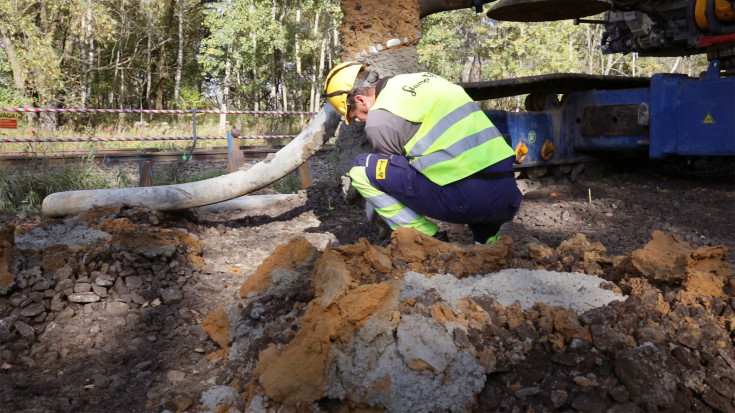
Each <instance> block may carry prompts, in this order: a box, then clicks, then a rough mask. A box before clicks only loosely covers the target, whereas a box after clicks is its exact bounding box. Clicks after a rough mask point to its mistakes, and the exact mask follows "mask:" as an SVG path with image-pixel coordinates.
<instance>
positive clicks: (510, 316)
mask: <svg viewBox="0 0 735 413" xmlns="http://www.w3.org/2000/svg"><path fill="white" fill-rule="evenodd" d="M635 164H636V165H637V167H636V168H630V167H628V168H622V167H620V164H619V163H618V164H602V163H598V164H595V165H588V166H587V168H586V169H585V170H584V172H582V173H581V174H579V175H578V176H577V177H576V180H575V181H574V182H571V181H570V180H569V179H567V178H563V177H562V178H546V179H542V180H539V181H530V180H525V179H519V185H520V186H521V188H522V189H523V190H524V202H523V204H522V207H521V210H520V212H519V213H518V215H517V216H516V218H515V220H514V221H513V222H512V223H511V224H510V225H507V226H506V227H505V228H504V229H503V233H504V235H508V236H510V237H511V241H508V243H507V245H508V246H509V250H508V252H507V253H506V255H504V256H503V258H502V260H501V261H499V262H501V263H502V265H501V264H497V265H496V264H493V265H490V266H489V267H488V268H487V270H488V272H490V270H497V269H499V268H498V267H501V268H545V269H549V270H554V271H570V272H582V273H588V274H594V275H598V276H600V277H602V278H605V279H606V280H607V282H608V285H607V287H606V288H609V289H611V290H615V291H618V292H621V293H623V294H625V295H626V296H627V297H628V298H627V299H626V300H625V301H624V302H618V303H617V304H615V305H612V304H611V305H607V306H604V307H602V308H604V309H605V310H600V311H593V312H589V313H586V314H584V315H580V316H579V317H578V318H577V317H576V316H573V315H569V317H571V318H572V319H573V320H572V321H569V325H572V326H573V327H570V328H567V329H566V330H565V329H564V328H563V327H562V326H560V325H559V324H558V323H551V324H554V327H551V324H549V325H546V327H544V326H545V324H544V322H543V317H541V316H539V314H541V313H543V311H542V310H540V309H539V308H536V313H534V314H535V315H534V314H531V311H528V310H527V309H523V311H521V309H520V308H518V307H512V308H502V307H500V306H498V305H497V304H494V303H489V302H481V301H479V300H478V301H477V305H479V306H480V307H482V309H484V311H485V312H486V313H487V314H489V316H488V317H489V318H490V319H491V320H493V322H492V323H490V324H492V328H488V327H477V328H470V329H469V330H468V331H469V333H468V334H467V335H464V336H461V335H460V336H459V337H458V336H457V335H455V337H454V341H455V343H456V345H457V346H458V347H462V346H464V347H463V348H469V347H473V348H477V350H478V352H479V353H482V349H483V348H485V349H497V348H500V347H503V346H506V347H504V348H505V351H506V353H508V352H511V353H512V352H514V351H515V353H516V354H517V355H522V357H516V358H514V357H512V356H511V355H507V354H506V353H503V352H502V351H496V352H495V353H493V354H496V356H493V357H496V360H495V359H494V360H495V361H494V363H489V362H488V361H487V360H486V359H485V360H484V363H483V362H482V359H483V354H484V355H485V356H487V354H490V353H488V352H489V351H490V350H486V351H485V353H482V354H478V355H477V357H478V358H479V359H481V362H480V363H481V364H482V365H484V368H485V373H484V378H483V380H482V381H481V383H484V385H482V386H481V387H480V389H478V391H477V392H476V397H475V400H476V404H475V405H474V407H473V409H474V410H475V411H621V412H622V411H725V412H733V411H735V396H733V395H734V394H735V361H733V360H734V358H735V353H734V352H733V340H734V339H735V295H734V294H733V287H735V280H733V278H732V270H731V269H732V267H733V264H735V261H734V259H733V256H732V254H731V253H732V251H733V249H734V248H735V236H734V235H733V234H735V183H733V181H732V179H730V178H728V179H709V178H708V179H704V178H681V177H680V176H674V175H667V174H663V173H661V172H657V170H656V169H654V168H653V166H652V165H650V164H648V163H645V162H637V163H635ZM2 222H3V226H2V228H4V229H5V232H4V236H3V237H2V241H4V242H5V243H4V244H3V245H2V247H3V248H1V249H0V252H2V254H0V258H3V259H4V262H0V264H3V265H5V268H2V267H0V277H2V286H3V288H4V290H3V289H2V288H0V411H3V412H32V411H33V412H38V411H73V412H100V411H107V412H133V411H135V412H138V411H140V412H142V411H155V412H160V411H166V410H168V411H172V412H176V411H179V412H181V411H190V412H200V411H227V409H236V410H231V411H251V410H255V408H254V407H253V406H255V405H256V403H254V402H253V400H254V398H257V397H264V396H263V395H265V394H266V393H267V390H268V389H267V388H266V390H265V391H264V388H263V387H261V386H266V385H267V382H268V381H267V377H265V376H264V373H263V372H262V371H260V372H258V370H257V369H256V365H257V364H258V362H259V357H258V353H259V352H261V351H263V350H266V349H275V348H281V346H287V345H289V343H290V341H291V340H292V339H293V337H294V336H296V337H299V333H300V331H301V329H302V328H303V325H302V324H301V322H300V320H301V318H300V317H302V316H304V313H305V311H307V310H306V308H307V307H308V308H311V306H310V305H309V303H310V302H311V301H312V300H314V299H315V296H318V294H319V292H318V291H314V290H313V288H312V287H310V286H309V284H308V283H306V284H305V285H303V286H301V287H303V288H301V287H299V286H295V287H294V288H292V289H291V290H289V291H288V292H287V293H284V295H281V296H273V295H270V296H268V295H262V294H261V295H258V296H256V297H255V298H252V297H251V301H244V302H243V306H245V309H244V310H243V311H249V313H248V314H250V319H249V321H248V323H249V324H247V323H244V324H243V325H248V326H250V327H249V328H253V329H256V328H258V323H261V324H262V326H267V328H266V331H265V332H263V331H260V332H259V333H258V334H259V335H258V336H257V337H258V340H260V341H258V342H257V343H251V344H252V345H251V347H250V348H251V350H250V351H251V354H241V355H240V356H239V357H238V358H233V357H230V358H228V354H227V351H228V349H227V347H228V346H229V345H230V344H232V341H233V340H234V338H233V337H231V336H228V334H230V335H231V333H228V331H227V330H228V327H227V326H220V327H222V328H220V329H218V328H216V327H217V326H216V325H215V326H213V324H216V323H217V317H211V316H210V317H209V320H208V315H210V314H214V313H215V312H216V311H221V308H222V307H221V306H222V305H225V304H228V303H232V302H237V301H238V300H243V299H242V298H240V290H241V286H242V285H243V283H244V282H245V281H246V280H248V279H250V278H251V277H252V276H254V274H256V271H257V270H258V268H259V266H261V264H263V263H264V261H266V260H267V259H268V258H269V257H270V256H271V254H273V253H274V251H275V250H276V249H277V247H279V246H281V245H285V244H288V243H289V242H292V241H293V240H295V239H300V238H303V239H305V240H306V241H308V243H310V244H311V245H312V246H313V247H314V248H315V251H317V252H312V253H316V254H323V253H324V252H325V251H327V250H330V251H337V252H339V253H340V254H342V255H349V254H348V253H347V252H345V251H347V249H346V248H349V247H350V246H352V245H354V244H358V243H360V242H363V243H364V241H360V239H361V238H364V239H365V240H367V242H368V243H370V244H371V245H373V246H376V247H375V248H383V249H377V250H376V251H379V252H380V251H382V252H385V251H388V249H385V248H388V247H389V246H390V245H391V242H392V243H393V244H392V245H397V244H396V243H397V242H399V240H396V239H395V237H394V239H393V240H391V239H390V238H386V237H385V236H383V237H381V233H380V232H379V231H378V230H377V229H376V228H375V227H373V226H372V225H371V224H370V223H368V222H367V221H366V219H365V216H364V212H363V210H362V209H361V207H360V206H358V205H353V204H348V203H347V202H346V201H345V200H344V197H343V196H342V191H341V188H340V185H339V184H338V183H336V182H329V181H322V182H319V183H318V184H316V185H314V186H312V187H310V188H307V189H305V190H302V191H300V192H299V193H298V196H297V197H295V198H293V199H291V200H288V201H282V202H280V203H279V204H277V205H274V206H272V207H270V208H269V209H268V210H264V211H247V212H237V213H229V214H224V215H203V214H199V215H198V214H195V213H193V212H190V211H185V212H177V213H161V212H155V211H149V210H145V209H141V208H132V209H131V208H109V209H104V210H95V211H90V212H88V213H86V214H82V215H79V216H75V217H66V218H64V219H51V218H48V217H44V216H42V215H37V214H23V215H18V216H10V215H5V216H3V217H2ZM441 225H442V227H443V228H445V229H447V230H448V233H449V238H450V241H451V242H452V243H454V244H456V245H466V244H468V243H469V241H470V234H469V232H468V231H467V230H466V229H465V228H464V227H462V226H458V225H449V224H446V223H441ZM656 230H660V231H662V232H661V234H662V235H660V236H661V237H664V238H666V240H667V241H666V242H664V241H662V242H664V244H666V243H667V242H668V244H667V246H666V248H669V250H667V251H663V252H660V255H658V256H657V255H656V254H657V252H655V251H654V250H655V248H653V247H655V246H651V245H650V243H651V242H652V240H653V237H654V236H653V233H654V231H656ZM64 231H67V232H66V234H67V235H63V234H64V233H65V232H64ZM80 232H81V233H82V234H85V233H86V234H87V235H88V236H87V237H84V236H82V237H81V238H79V240H78V241H75V242H73V243H64V239H65V238H67V239H68V238H70V237H71V236H72V235H69V234H72V233H73V234H77V235H78V234H79V233H80ZM0 233H3V231H0ZM58 234H62V235H61V236H60V238H59V239H60V240H61V241H59V243H57V244H55V245H50V244H49V243H48V242H46V243H43V242H42V241H44V240H46V241H48V239H50V238H52V235H53V236H56V235H58ZM578 234H582V235H583V237H582V236H580V235H578ZM382 235H384V234H382ZM75 236H76V235H75ZM572 239H573V240H576V241H574V242H577V243H578V244H579V243H581V244H583V247H582V249H581V250H580V249H576V250H574V249H572V250H573V251H572V252H570V250H568V249H564V248H561V245H562V243H563V242H564V241H567V240H572ZM662 239H663V238H662ZM36 241H38V242H37V243H34V242H36ZM11 244H15V245H14V246H12V245H11ZM432 245H433V244H432ZM647 245H649V247H648V248H649V250H648V255H649V257H648V259H647V261H646V263H647V265H648V266H649V267H650V268H641V267H645V266H646V264H640V263H639V264H638V266H637V267H636V266H635V265H633V264H632V262H634V261H635V259H636V254H641V251H644V248H645V247H646V246H647ZM718 246H724V248H720V247H718ZM671 249H673V250H676V251H681V255H666V254H671V251H670V250H671ZM394 250H395V249H394ZM652 251H653V252H652ZM728 251H729V253H728ZM280 254H284V252H283V251H280ZM294 254H295V253H294ZM386 254H388V253H386ZM595 254H596V255H595ZM697 254H699V255H697ZM388 255H389V254H388ZM644 255H645V254H644ZM651 255H652V257H651ZM702 255H706V256H707V257H704V258H703V257H702ZM281 256H282V255H279V256H278V257H276V261H277V260H279V259H281V258H279V257H281ZM389 256H390V255H389ZM682 256H683V257H685V258H686V259H689V260H690V261H691V260H693V262H695V263H694V264H691V263H690V264H691V265H690V266H689V267H686V268H685V269H683V270H681V271H682V272H680V273H677V274H679V278H676V279H672V278H667V277H668V275H666V274H663V275H662V274H661V273H660V271H657V270H656V268H668V267H666V266H667V265H670V264H672V261H671V260H673V261H676V260H677V259H679V258H681V257H682ZM667 257H668V258H667ZM672 257H673V258H672ZM657 258H659V259H660V260H661V262H656V259H657ZM700 259H702V260H704V261H707V260H709V261H707V262H708V263H709V264H708V265H710V264H711V265H714V267H712V268H715V267H717V268H715V269H712V268H710V269H709V270H706V271H704V272H705V273H707V274H710V275H712V277H713V279H712V280H710V281H711V283H712V284H713V286H712V288H711V289H707V288H705V287H706V286H705V287H702V288H700V289H697V288H694V287H692V286H693V285H694V283H695V280H692V279H691V276H692V272H691V271H690V270H691V268H693V267H692V266H696V265H697V264H696V262H700V261H698V260H700ZM667 260H669V261H667ZM396 262H397V261H395V260H394V261H393V270H392V271H395V270H396V268H397V267H400V265H398V264H396ZM401 262H402V263H403V264H401V265H408V264H406V262H405V261H401ZM713 263H714V264H713ZM389 264H390V262H389ZM417 265H418V264H417ZM421 265H427V264H425V263H424V264H421ZM682 265H684V266H686V265H689V264H682ZM388 267H390V265H388ZM490 267H492V268H490ZM634 267H636V268H634ZM411 268H413V267H411ZM682 268H683V267H682ZM310 269H311V267H309V268H307V269H303V268H302V269H299V271H301V270H303V271H307V270H310ZM428 270H431V268H429V269H428ZM433 270H434V271H436V268H433ZM676 271H677V269H676V268H673V267H672V269H671V271H670V272H671V273H674V272H676ZM707 271H709V272H707ZM728 271H729V273H728ZM372 274H373V279H369V280H368V279H361V280H358V282H356V284H360V285H362V286H365V285H368V284H371V283H372V284H375V285H381V284H376V283H380V282H382V281H385V280H384V279H381V277H380V276H379V275H375V274H378V273H377V272H375V271H373V272H372ZM713 274H714V275H713ZM270 276H272V277H275V275H272V274H271V275H270ZM687 277H690V278H687ZM717 277H719V278H717ZM11 280H12V281H11ZM700 281H701V280H700ZM687 283H689V284H687ZM703 283H704V284H707V283H706V282H703ZM687 285H688V286H689V287H687ZM698 285H700V286H701V284H698ZM296 287H299V288H296ZM432 300H434V301H432ZM415 301H417V302H416V303H409V304H410V305H411V308H408V306H407V305H405V304H404V305H403V307H400V308H399V309H398V310H396V311H399V312H401V314H402V316H403V317H404V319H405V320H409V319H411V317H414V316H415V314H419V313H421V311H422V310H421V307H420V306H421V305H422V304H421V303H422V300H420V299H419V300H415ZM425 301H426V302H425V303H424V305H426V308H432V307H431V306H432V305H435V304H436V299H435V298H434V299H431V300H429V299H427V300H425ZM218 308H219V310H217V309H218ZM254 308H259V310H258V314H259V315H258V314H255V313H256V311H255V310H254ZM427 311H428V310H427ZM478 311H479V307H478ZM432 315H434V313H433V310H432ZM435 318H436V316H435ZM552 318H553V317H552ZM258 320H260V321H258ZM514 320H515V321H514ZM519 320H520V321H519ZM540 320H541V321H540ZM547 321H548V320H547ZM470 327H471V324H470ZM205 329H206V330H207V331H205ZM218 334H219V336H218ZM247 334H248V333H247V332H245V333H242V332H241V335H247ZM508 343H516V344H515V345H519V346H520V347H519V348H517V349H515V350H513V349H511V348H510V347H507V346H510V344H508ZM519 343H520V344H519ZM523 343H525V345H522V344H523ZM645 343H648V344H645ZM273 351H275V350H272V351H271V353H273ZM269 354H270V353H269ZM503 354H506V355H507V357H506V358H504V357H503ZM261 357H262V354H261ZM486 358H487V357H486ZM488 364H492V366H489V365H488ZM412 368H413V367H412ZM427 374H428V373H427ZM264 383H265V384H264ZM642 389H644V390H642ZM312 398H313V399H314V397H312ZM274 399H275V400H270V401H269V402H267V403H265V402H262V400H261V402H260V404H258V406H259V408H263V406H265V408H269V409H271V410H272V411H276V410H277V409H278V408H279V407H280V406H281V405H289V404H293V403H290V402H291V400H290V399H287V398H285V399H284V398H282V399H281V400H280V401H279V400H278V397H274ZM296 405H298V406H299V407H292V409H295V410H286V411H296V410H301V411H318V410H321V411H338V410H342V411H349V410H353V409H358V408H366V407H367V405H366V404H365V403H359V402H356V401H354V400H353V401H350V402H346V401H344V400H340V398H339V397H334V396H330V397H327V396H324V397H322V396H315V399H314V400H311V401H309V402H304V403H300V404H296ZM375 406H376V405H373V408H375V411H381V410H382V409H381V408H380V407H379V405H378V407H375ZM389 410H390V409H389ZM438 410H439V411H441V410H452V409H448V408H447V409H438ZM394 411H395V409H394Z"/></svg>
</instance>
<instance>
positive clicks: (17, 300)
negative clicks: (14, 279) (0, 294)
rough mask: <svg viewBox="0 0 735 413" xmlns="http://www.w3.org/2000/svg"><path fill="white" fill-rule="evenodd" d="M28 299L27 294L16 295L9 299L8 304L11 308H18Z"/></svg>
mask: <svg viewBox="0 0 735 413" xmlns="http://www.w3.org/2000/svg"><path fill="white" fill-rule="evenodd" d="M27 299H28V294H26V293H14V294H13V295H11V296H10V298H8V304H10V306H11V307H15V308H18V307H20V306H21V305H22V304H23V303H24V302H25V301H26V300H27Z"/></svg>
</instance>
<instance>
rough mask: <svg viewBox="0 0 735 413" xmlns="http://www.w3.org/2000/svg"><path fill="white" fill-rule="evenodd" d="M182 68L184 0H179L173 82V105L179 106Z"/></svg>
mask: <svg viewBox="0 0 735 413" xmlns="http://www.w3.org/2000/svg"><path fill="white" fill-rule="evenodd" d="M183 66H184V0H179V51H178V55H177V58H176V77H175V80H174V103H175V104H176V105H178V104H179V88H180V87H181V72H182V70H183Z"/></svg>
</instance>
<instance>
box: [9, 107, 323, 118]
mask: <svg viewBox="0 0 735 413" xmlns="http://www.w3.org/2000/svg"><path fill="white" fill-rule="evenodd" d="M0 112H53V113H63V112H70V113H156V114H162V113H179V114H186V113H190V114H194V113H197V114H199V113H206V114H215V113H224V114H230V115H275V116H280V115H316V114H317V112H304V111H289V110H181V109H165V110H164V109H161V110H158V109H84V108H0Z"/></svg>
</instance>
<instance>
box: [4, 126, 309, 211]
mask: <svg viewBox="0 0 735 413" xmlns="http://www.w3.org/2000/svg"><path fill="white" fill-rule="evenodd" d="M69 116H72V115H69ZM100 116H109V115H100ZM114 116H117V115H114ZM114 119H117V118H116V117H115V118H114ZM218 119H219V117H218V116H217V115H208V116H206V117H205V116H204V115H200V116H198V118H197V120H198V125H197V135H198V136H219V135H224V133H221V132H220V131H219V130H218V129H219V124H218V122H217V120H218ZM136 120H139V119H138V118H133V117H128V118H127V121H126V124H125V125H123V126H122V127H118V126H116V125H112V124H111V123H110V122H108V123H103V122H101V123H98V124H91V123H86V124H85V123H83V122H78V121H75V122H68V123H67V124H66V125H65V126H63V127H62V128H60V129H59V130H57V131H55V132H43V131H36V130H34V129H32V128H27V127H24V126H23V124H24V123H25V121H24V120H23V118H22V117H21V122H20V127H19V128H18V129H0V138H23V139H30V138H34V137H38V138H52V137H53V138H70V137H76V138H79V137H81V138H84V137H137V136H192V134H193V128H192V124H191V116H187V117H182V119H179V121H177V120H176V119H175V118H173V117H169V118H163V119H161V120H160V122H155V121H151V120H148V121H149V123H148V124H144V125H143V126H138V127H135V126H134V125H133V121H136ZM308 120H309V119H308V118H301V117H298V116H286V117H278V116H267V117H254V116H240V117H238V116H228V122H229V123H230V124H231V125H233V127H236V128H238V129H240V131H242V133H243V134H244V135H296V134H298V133H299V132H300V131H301V129H302V128H303V126H304V125H305V124H306V123H307V122H308ZM166 121H169V122H170V123H169V122H166ZM229 128H230V127H229V126H228V129H229ZM289 142H290V139H259V140H241V141H240V144H247V145H253V146H266V147H268V146H275V145H285V144H287V143H289ZM226 145H227V141H226V140H207V141H199V142H197V147H199V148H202V147H208V146H226ZM109 148H137V149H140V150H143V149H148V148H158V149H159V150H162V151H187V150H188V149H189V148H191V141H126V142H64V143H60V142H52V143H41V142H38V143H0V152H6V151H7V152H10V151H17V152H25V153H28V154H45V153H48V152H52V151H72V150H74V151H80V150H81V151H89V153H90V154H92V153H95V152H98V151H101V150H104V149H109ZM39 163H40V164H39ZM226 173H228V171H227V170H217V171H211V172H207V173H203V174H199V175H186V174H183V173H181V171H179V170H178V168H174V169H172V170H171V171H170V172H169V173H166V174H158V175H154V185H171V184H180V183H186V182H195V181H200V180H204V179H209V178H214V177H217V176H220V175H224V174H226ZM136 185H137V180H136V181H133V180H131V179H130V178H129V177H127V176H126V175H125V173H124V172H123V171H122V170H120V171H118V174H117V177H115V178H109V177H108V176H107V175H106V174H105V173H104V172H103V171H101V170H100V169H99V168H98V167H97V166H96V165H95V163H94V160H93V158H92V157H91V156H90V157H87V158H85V159H83V160H81V161H78V162H75V163H73V164H69V165H65V166H50V165H46V164H44V163H43V161H37V162H35V163H32V164H29V165H27V166H21V167H18V166H13V167H12V168H10V167H2V166H0V210H4V211H8V212H11V213H18V212H24V211H40V209H41V203H42V202H43V199H44V198H45V197H46V196H47V195H49V194H52V193H55V192H62V191H75V190H84V189H103V188H121V187H131V186H136ZM269 187H270V188H272V189H274V190H276V191H278V192H280V193H292V192H295V191H297V190H299V189H300V188H301V185H300V181H299V179H298V176H296V175H295V174H289V175H287V176H285V177H284V178H282V179H281V180H279V181H277V182H275V183H273V184H271V185H270V186H269Z"/></svg>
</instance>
